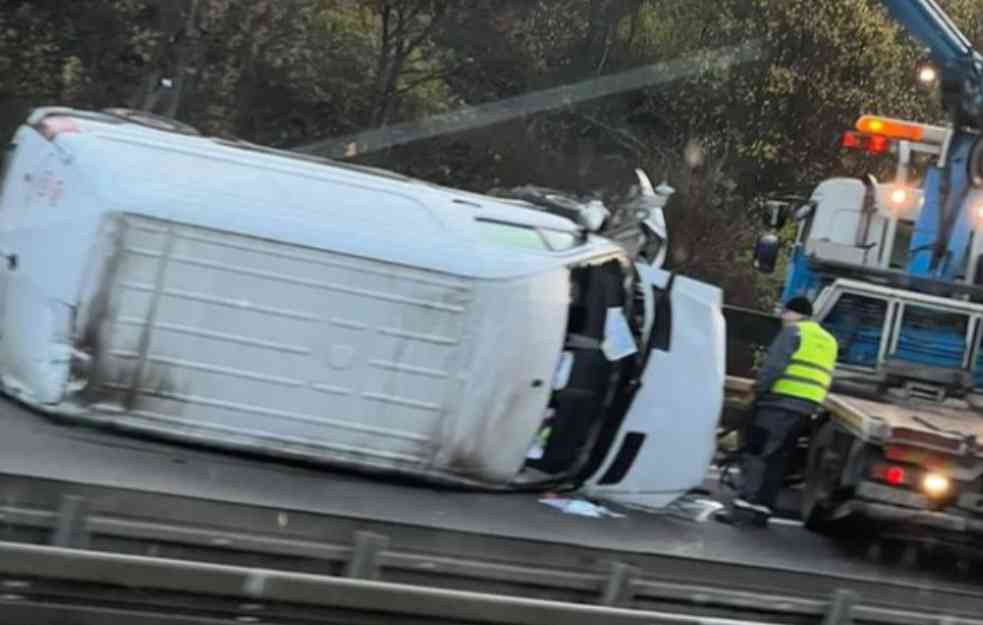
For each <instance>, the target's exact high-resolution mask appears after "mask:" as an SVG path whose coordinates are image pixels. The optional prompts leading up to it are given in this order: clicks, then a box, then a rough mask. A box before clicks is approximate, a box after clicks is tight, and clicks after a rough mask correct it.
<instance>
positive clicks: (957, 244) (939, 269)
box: [882, 0, 983, 282]
mask: <svg viewBox="0 0 983 625" xmlns="http://www.w3.org/2000/svg"><path fill="white" fill-rule="evenodd" d="M882 1H883V2H884V4H885V6H886V7H887V9H888V11H889V12H890V14H891V15H892V17H893V18H894V19H895V20H897V21H898V22H900V23H901V24H902V25H904V26H905V27H906V28H907V29H908V31H909V32H911V34H912V35H913V36H915V37H916V38H917V39H919V40H920V41H921V42H922V43H923V44H924V45H926V46H927V47H928V50H929V55H930V57H931V59H932V61H933V63H934V64H935V65H936V66H937V67H938V71H939V74H940V77H941V88H942V98H943V103H944V105H945V107H946V109H947V111H948V113H949V115H950V119H951V122H952V127H953V133H952V136H951V138H950V141H949V143H948V145H947V146H945V149H944V152H943V158H942V159H941V160H940V163H939V165H938V166H933V167H931V168H930V169H929V171H928V172H927V173H926V177H925V184H924V189H923V190H924V201H925V203H924V205H923V207H922V210H921V213H920V215H919V218H918V221H917V222H916V224H915V229H914V233H913V235H912V239H911V249H910V252H911V253H910V256H909V258H910V260H909V262H908V265H907V267H906V271H907V273H908V274H910V275H912V276H914V277H919V278H929V279H936V280H942V281H944V282H952V281H953V280H954V279H955V278H956V276H957V274H958V272H959V271H960V269H961V268H962V265H963V263H964V261H965V255H966V253H967V247H968V244H969V240H970V235H971V233H972V232H973V229H974V227H975V225H976V221H977V220H979V219H981V218H983V191H981V190H980V188H981V186H983V168H981V164H983V159H981V158H980V150H981V148H980V145H979V134H978V129H979V128H981V127H983V124H981V120H983V56H981V55H980V53H979V52H977V51H976V50H975V49H974V48H973V45H972V44H971V43H970V41H969V40H968V39H967V38H966V36H965V35H963V33H962V32H960V30H959V28H958V27H957V26H956V25H955V24H954V23H953V22H952V20H951V19H950V18H949V16H948V15H946V13H945V11H943V10H942V8H941V7H940V6H939V5H938V3H937V2H935V0H882Z"/></svg>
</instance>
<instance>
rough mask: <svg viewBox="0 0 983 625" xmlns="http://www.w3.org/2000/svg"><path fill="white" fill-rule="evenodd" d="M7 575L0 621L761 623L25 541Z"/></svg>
mask: <svg viewBox="0 0 983 625" xmlns="http://www.w3.org/2000/svg"><path fill="white" fill-rule="evenodd" d="M0 575H2V576H3V579H2V580H0V586H2V587H3V588H4V589H5V590H6V592H5V593H4V594H2V595H0V614H2V613H3V607H4V606H9V605H11V604H17V603H18V602H34V603H41V602H47V603H48V604H57V605H61V606H62V607H63V606H64V605H65V604H66V603H67V602H69V601H70V602H73V603H74V604H75V605H76V606H78V607H79V609H84V610H85V611H87V612H89V613H90V614H92V613H96V614H100V615H103V616H105V615H110V616H111V615H112V614H113V613H115V612H118V611H119V610H120V609H122V608H125V609H127V610H129V611H130V613H131V615H132V614H140V615H144V616H146V615H167V616H168V617H169V619H168V620H170V621H176V622H182V621H181V620H180V617H181V616H182V615H183V616H185V617H187V618H189V619H195V621H196V622H200V621H197V619H198V617H200V616H208V617H212V618H215V617H219V618H222V617H224V618H234V619H236V620H238V621H240V622H260V621H270V620H273V619H275V620H276V622H280V623H286V622H292V621H298V622H311V621H318V620H320V619H322V618H323V619H328V618H332V619H337V618H338V617H339V616H341V615H344V616H345V617H346V618H345V620H346V622H362V620H365V621H366V622H370V621H376V619H378V618H379V617H384V618H386V619H387V621H388V622H403V621H405V620H407V619H412V620H418V619H421V618H426V619H429V620H430V622H433V621H434V620H437V621H440V622H444V621H447V622H455V623H475V624H478V623H495V624H498V625H556V624H557V623H563V624H564V625H596V624H598V623H604V624H606V625H622V624H626V625H627V624H633V623H646V624H649V625H756V624H757V623H759V622H758V621H751V620H737V619H723V618H707V617H699V616H688V615H681V614H670V613H666V612H656V611H642V610H628V609H623V608H612V607H602V606H591V605H578V604H573V603H565V602H558V601H546V600H540V599H527V598H522V597H514V596H502V595H493V594H487V593H476V592H465V591H457V590H446V589H438V588H424V587H419V586H410V585H405V584H393V583H387V582H378V581H371V580H364V579H350V578H341V577H329V576H324V575H310V574H302V573H291V572H286V571H277V570H272V569H259V568H246V567H235V566H227V565H220V564H209V563H203V562H188V561H181V560H170V559H163V558H151V557H146V556H131V555H120V554H111V553H100V552H93V551H84V550H76V549H65V548H61V547H48V546H38V545H25V544H15V543H0ZM66 588H71V589H72V590H71V592H70V593H69V592H66V590H65V589H66ZM855 603H856V597H855V596H853V595H852V594H850V593H840V594H838V595H837V596H836V598H835V600H834V601H833V602H832V603H831V605H830V609H829V610H828V612H827V618H826V619H825V620H824V625H841V624H843V623H848V622H850V620H851V616H852V611H853V606H854V604H855ZM37 607H38V608H39V609H40V608H42V607H43V605H39V606H37ZM376 622H378V621H376Z"/></svg>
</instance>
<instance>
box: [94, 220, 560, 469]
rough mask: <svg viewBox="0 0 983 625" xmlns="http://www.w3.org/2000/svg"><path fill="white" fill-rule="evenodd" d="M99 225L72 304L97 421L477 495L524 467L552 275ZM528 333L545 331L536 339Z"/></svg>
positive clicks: (542, 396)
mask: <svg viewBox="0 0 983 625" xmlns="http://www.w3.org/2000/svg"><path fill="white" fill-rule="evenodd" d="M112 222H113V223H114V227H110V228H107V229H106V231H105V238H104V242H103V243H102V248H103V249H102V251H101V252H100V254H99V256H100V257H103V258H107V257H112V258H113V261H112V262H109V263H106V264H105V266H104V268H103V269H102V270H101V271H99V272H98V273H99V275H100V277H99V278H98V279H97V280H96V281H95V282H94V283H93V286H92V288H91V292H90V293H89V294H88V295H87V296H86V299H87V302H86V303H85V305H84V306H83V309H84V310H86V311H87V312H86V313H85V315H84V317H85V319H86V326H87V329H85V330H84V331H83V332H82V334H83V335H84V336H86V337H88V338H86V339H85V342H86V343H89V344H91V345H92V346H93V347H92V351H93V356H94V361H93V366H92V369H91V372H90V379H89V383H88V388H86V389H85V391H84V392H83V393H82V394H81V396H80V397H79V401H80V403H81V404H82V405H84V406H88V407H89V411H90V414H91V415H92V416H93V417H95V418H98V419H100V420H102V421H109V422H111V423H113V424H115V425H118V426H122V427H126V428H134V429H137V430H142V431H148V432H153V433H158V434H164V435H168V436H176V437H179V438H183V439H188V440H199V441H203V442H208V443H215V444H220V445H224V446H230V447H238V448H247V449H253V450H258V451H263V452H269V453H273V454H276V455H287V456H294V457H303V458H308V459H313V460H320V461H330V462H338V463H342V464H351V465H358V466H361V467H367V466H368V467H371V466H374V467H377V468H380V469H387V470H400V471H404V472H409V473H415V474H421V475H435V474H436V475H445V476H452V477H463V478H467V479H469V480H474V481H480V482H485V483H507V482H508V481H509V480H510V479H511V478H512V477H514V475H515V473H516V472H517V471H518V470H519V468H520V467H521V465H522V462H523V461H524V456H525V451H526V449H527V447H528V442H529V441H530V439H531V438H532V436H533V434H534V433H535V429H536V427H537V426H538V424H539V422H540V419H541V417H542V412H543V409H544V408H545V405H546V401H547V397H548V392H549V388H548V386H549V380H548V376H549V375H550V374H551V373H552V370H553V367H554V366H555V364H556V363H555V362H554V360H555V357H554V356H555V354H557V353H559V342H560V341H561V340H562V325H557V324H556V320H555V319H554V320H552V324H553V325H549V326H541V325H539V323H540V321H541V320H540V318H539V317H542V315H543V314H545V313H537V312H536V311H535V308H536V307H540V308H541V307H543V305H544V303H545V304H548V305H550V306H553V305H554V304H557V303H558V304H559V306H560V307H561V310H562V307H563V306H565V301H564V300H563V298H562V297H561V296H560V292H561V291H562V289H563V285H564V284H565V282H564V281H563V276H562V275H553V276H552V280H549V281H546V280H544V277H543V276H536V277H535V278H533V279H523V280H524V282H523V283H522V284H520V285H519V286H518V287H516V286H515V284H511V283H508V282H506V281H501V282H488V283H482V282H481V281H477V282H475V281H473V280H468V279H465V278H457V277H449V276H447V275H444V274H438V273H434V272H429V271H423V270H418V269H413V268H408V267H403V266H398V265H393V264H389V263H384V262H380V261H376V260H368V259H363V258H356V257H351V256H345V255H340V254H335V253H332V252H328V251H322V250H312V249H307V248H301V247H298V246H292V245H285V244H281V243H276V242H272V241H266V240H261V239H256V238H253V237H247V236H242V235H237V234H234V233H229V232H223V231H217V230H210V229H205V228H201V227H196V226H189V225H184V224H177V223H174V222H167V221H162V220H156V219H150V218H145V217H138V216H133V215H125V216H117V217H114V218H112ZM554 273H555V272H554ZM558 278H559V286H556V285H554V286H552V288H547V282H549V283H554V282H557V279H558ZM526 282H528V284H526ZM478 291H482V294H481V295H480V297H479V296H477V295H476V293H477V292H478ZM478 311H480V312H478ZM560 320H562V313H561V317H560ZM516 326H517V329H516V330H515V331H511V330H510V328H511V327H516ZM542 327H550V328H557V331H556V332H552V331H551V332H549V333H547V334H549V335H552V334H556V335H557V336H556V337H553V336H549V338H547V339H543V338H539V337H541V336H543V332H542ZM479 338H480V339H482V341H481V342H479ZM543 347H549V348H551V349H552V351H547V352H545V354H544V353H541V348H543ZM486 356H487V357H488V358H489V359H490V361H491V362H493V363H496V364H495V365H494V366H493V367H491V368H490V370H489V371H487V372H486V371H485V370H484V368H483V367H484V358H485V357H486ZM479 371H480V372H481V373H480V375H479V374H478V373H477V372H479ZM536 380H538V381H539V383H538V384H534V383H533V382H534V381H536ZM516 431H519V432H520V433H521V434H522V436H521V437H520V438H519V439H518V440H513V439H512V435H513V434H514V433H515V432H516ZM462 441H466V443H462ZM447 450H454V451H447Z"/></svg>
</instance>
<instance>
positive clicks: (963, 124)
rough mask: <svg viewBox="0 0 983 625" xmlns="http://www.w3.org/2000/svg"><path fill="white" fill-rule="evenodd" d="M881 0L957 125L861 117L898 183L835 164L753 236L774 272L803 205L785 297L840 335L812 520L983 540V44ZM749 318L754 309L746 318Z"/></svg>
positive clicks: (741, 387)
mask: <svg viewBox="0 0 983 625" xmlns="http://www.w3.org/2000/svg"><path fill="white" fill-rule="evenodd" d="M884 4H885V5H886V7H887V8H888V10H889V13H890V14H891V15H892V16H893V17H894V18H895V19H896V20H898V21H899V22H901V23H902V24H904V25H905V26H906V27H907V28H908V29H909V30H910V31H911V32H912V34H914V35H915V36H916V37H917V38H918V39H920V40H921V41H922V42H923V43H924V44H926V45H927V46H928V49H929V54H930V56H929V58H928V59H926V61H925V62H926V63H929V64H930V66H931V67H932V69H933V71H930V72H923V73H921V76H922V77H934V76H936V75H937V76H939V77H940V83H941V88H942V94H943V102H944V104H945V106H946V109H947V111H948V113H949V114H950V116H951V124H950V125H949V126H938V125H931V124H919V123H912V122H908V121H903V120H897V119H892V118H888V117H881V116H876V115H865V116H862V117H861V118H860V119H859V120H858V121H857V124H856V130H855V131H852V132H849V133H847V134H846V135H844V139H843V145H844V147H847V148H853V149H862V150H866V151H868V152H871V153H887V152H890V153H892V154H894V155H895V156H896V157H897V175H896V177H895V179H894V180H893V181H892V182H890V183H881V182H878V180H877V179H876V178H875V177H873V176H867V177H866V179H864V180H860V179H850V178H833V179H829V180H826V181H824V182H822V183H821V184H820V185H819V186H818V187H816V189H815V190H814V191H813V193H812V194H811V196H810V197H808V198H794V197H774V198H771V199H770V200H769V201H768V202H767V203H766V207H767V210H766V211H765V212H766V215H767V217H766V219H767V222H768V226H769V228H770V230H769V231H768V232H766V233H765V234H764V235H763V236H762V237H761V238H759V240H758V242H757V245H756V248H755V254H754V258H755V265H756V267H757V268H758V269H759V270H762V271H765V272H771V271H774V268H775V265H776V259H777V255H778V247H779V238H778V230H780V229H781V228H782V227H783V226H784V225H785V223H786V220H787V219H792V220H794V221H795V222H796V224H797V233H796V238H795V243H794V248H793V251H792V253H791V257H790V260H789V264H788V271H787V273H786V278H785V285H784V290H783V293H782V296H781V300H782V301H787V300H788V299H790V298H792V297H796V296H806V297H808V298H809V299H811V300H812V301H813V303H814V308H815V310H816V319H817V321H819V322H820V323H822V324H823V325H824V326H825V327H826V328H827V330H829V331H830V332H831V333H833V334H834V335H835V336H836V337H837V339H838V340H839V342H840V356H839V360H838V363H837V369H836V375H835V380H834V386H833V389H832V391H833V392H832V393H831V394H830V396H829V397H828V399H827V400H826V402H825V405H824V406H823V407H822V409H821V410H820V412H819V414H818V415H817V416H816V417H815V418H814V420H813V423H812V427H811V428H810V431H809V435H808V437H807V438H808V450H807V452H806V453H804V454H802V458H801V466H799V467H795V466H793V467H792V468H791V469H790V471H791V472H792V473H794V472H795V471H796V470H797V469H801V470H802V472H803V474H804V489H803V494H802V503H801V515H802V519H803V521H804V522H805V525H806V527H808V528H809V529H812V530H814V531H818V532H824V533H825V532H832V531H833V530H835V529H837V528H842V527H845V526H849V524H847V523H846V521H848V520H856V519H864V520H867V521H875V522H876V523H875V525H874V526H875V527H879V528H880V529H881V530H882V531H883V532H884V533H885V534H886V533H896V534H900V535H903V536H905V537H911V538H931V539H933V540H939V539H941V540H945V541H955V542H958V543H960V544H978V543H979V542H980V538H981V536H983V445H981V443H980V439H981V438H983V362H981V361H983V350H981V336H983V288H981V287H983V236H981V235H983V140H981V138H980V128H981V127H983V124H981V120H983V56H981V55H980V54H979V53H978V52H977V51H976V50H975V49H974V48H973V47H972V45H971V44H970V43H969V41H968V40H967V39H966V37H965V36H964V35H963V34H962V33H960V32H959V30H958V29H957V28H956V27H955V26H954V25H953V23H952V22H951V20H950V19H949V18H948V17H947V16H946V14H945V13H944V11H943V10H942V9H941V7H939V5H938V4H937V3H936V2H934V1H933V0H920V1H911V0H885V2H884ZM918 159H923V160H927V161H928V164H927V167H925V169H924V179H923V181H922V184H921V185H920V187H919V186H917V185H913V184H911V181H910V178H911V176H912V174H913V173H914V170H915V169H917V168H916V167H915V165H916V163H917V160H918ZM740 317H741V313H739V312H738V313H734V312H731V314H730V315H729V316H728V332H729V333H732V334H734V335H737V334H738V333H742V332H743V334H744V335H745V336H747V335H748V333H747V332H745V331H743V330H742V323H735V319H740ZM751 319H753V318H752V317H750V316H748V315H746V314H745V315H744V322H745V323H744V324H743V325H746V326H750V323H748V321H749V320H751ZM753 321H754V322H755V323H757V327H758V330H759V332H758V336H759V337H761V336H762V335H767V334H768V333H769V332H772V333H773V332H776V331H777V329H778V328H777V326H778V322H777V320H776V319H774V318H771V319H770V320H765V319H761V318H758V319H753ZM769 328H770V329H769ZM729 347H730V346H729ZM730 360H731V365H732V367H731V373H732V375H729V376H728V378H727V381H726V396H727V405H728V408H729V410H730V414H731V415H733V414H734V413H735V411H739V410H742V409H746V408H748V407H749V406H750V405H751V402H752V398H751V385H752V381H751V379H749V377H747V376H746V375H742V374H737V375H734V373H735V372H736V371H735V369H734V366H733V365H734V363H735V362H736V360H735V358H734V357H731V359H730ZM749 362H750V360H749V359H747V358H746V359H745V360H744V364H745V365H747V364H748V363H749ZM745 372H746V371H745ZM745 372H741V373H745ZM868 526H869V525H868Z"/></svg>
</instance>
